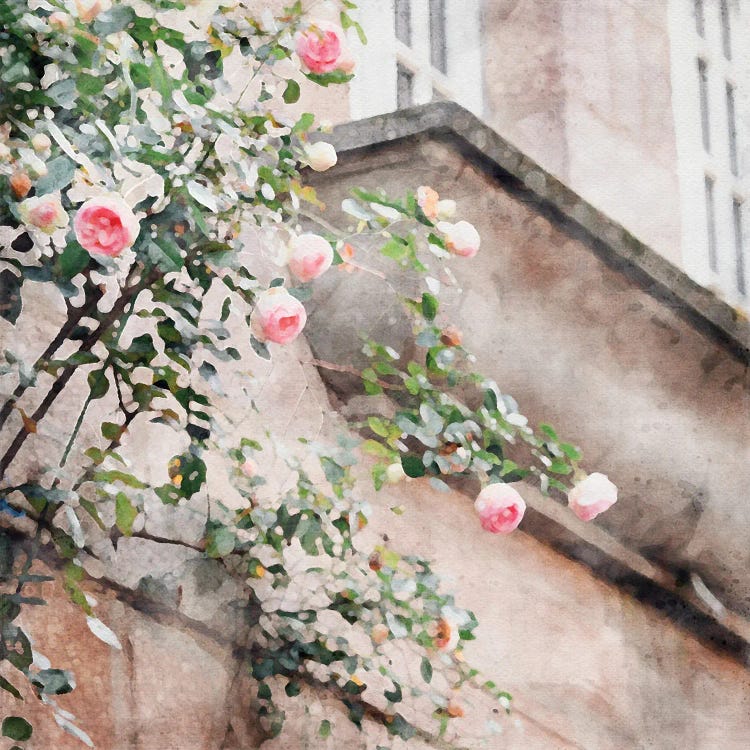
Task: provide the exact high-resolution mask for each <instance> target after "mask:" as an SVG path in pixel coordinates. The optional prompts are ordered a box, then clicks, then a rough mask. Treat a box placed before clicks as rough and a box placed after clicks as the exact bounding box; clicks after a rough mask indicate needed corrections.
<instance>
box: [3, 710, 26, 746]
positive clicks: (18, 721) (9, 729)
mask: <svg viewBox="0 0 750 750" xmlns="http://www.w3.org/2000/svg"><path fill="white" fill-rule="evenodd" d="M32 732H33V729H32V727H31V724H29V722H28V721H26V719H22V718H21V717H20V716H8V717H6V718H5V719H3V736H4V737H10V738H11V739H12V740H19V741H21V742H23V741H24V740H28V739H29V737H31V733H32Z"/></svg>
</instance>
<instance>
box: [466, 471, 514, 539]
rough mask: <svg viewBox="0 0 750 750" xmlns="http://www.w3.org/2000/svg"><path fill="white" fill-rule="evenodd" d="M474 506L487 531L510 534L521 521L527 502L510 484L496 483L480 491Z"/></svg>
mask: <svg viewBox="0 0 750 750" xmlns="http://www.w3.org/2000/svg"><path fill="white" fill-rule="evenodd" d="M474 508H475V509H476V511H477V513H478V514H479V521H480V523H481V524H482V528H483V529H484V530H485V531H490V532H492V533H493V534H509V533H510V532H511V531H513V529H515V528H516V527H517V526H518V524H519V523H521V519H522V518H523V514H524V511H525V510H526V503H525V502H524V501H523V498H522V497H521V496H520V495H519V494H518V492H516V490H514V489H513V488H512V487H511V486H510V485H507V484H500V483H495V484H488V485H487V486H486V487H485V488H484V489H483V490H482V491H481V492H480V493H479V496H478V497H477V499H476V500H475V501H474Z"/></svg>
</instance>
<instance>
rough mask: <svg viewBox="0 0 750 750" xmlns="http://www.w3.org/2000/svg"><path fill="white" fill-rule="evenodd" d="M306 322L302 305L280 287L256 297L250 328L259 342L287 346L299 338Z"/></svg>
mask: <svg viewBox="0 0 750 750" xmlns="http://www.w3.org/2000/svg"><path fill="white" fill-rule="evenodd" d="M306 322H307V313H306V312H305V308H304V307H303V305H302V303H301V302H300V301H299V300H298V299H297V298H296V297H292V295H291V294H289V292H287V290H286V289H284V288H283V287H280V286H276V287H272V288H271V289H267V290H266V291H265V292H263V293H262V294H260V295H259V296H258V299H257V300H256V302H255V307H254V308H253V312H252V314H251V316H250V327H251V329H252V332H253V334H254V335H255V337H256V338H257V339H258V340H259V341H273V342H274V343H275V344H289V343H291V342H292V341H294V339H296V338H297V336H299V334H300V331H302V329H303V328H304V327H305V323H306Z"/></svg>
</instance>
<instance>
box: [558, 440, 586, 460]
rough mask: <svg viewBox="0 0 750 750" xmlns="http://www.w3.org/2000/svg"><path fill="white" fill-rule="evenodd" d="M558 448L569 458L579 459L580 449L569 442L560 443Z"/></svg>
mask: <svg viewBox="0 0 750 750" xmlns="http://www.w3.org/2000/svg"><path fill="white" fill-rule="evenodd" d="M560 450H561V451H562V452H563V453H564V454H565V455H566V456H567V457H568V458H569V459H570V460H571V461H580V460H581V451H579V450H578V448H576V447H575V446H574V445H571V444H570V443H560Z"/></svg>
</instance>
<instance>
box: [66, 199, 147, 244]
mask: <svg viewBox="0 0 750 750" xmlns="http://www.w3.org/2000/svg"><path fill="white" fill-rule="evenodd" d="M73 229H74V230H75V234H76V239H77V240H78V242H79V243H80V245H81V247H82V248H83V249H84V250H88V252H89V253H91V254H92V255H107V256H109V257H112V258H114V257H117V256H118V255H119V254H120V253H121V252H122V251H123V250H126V249H127V248H129V247H131V246H132V244H133V243H134V242H135V240H136V238H137V237H138V232H139V231H140V225H139V223H138V219H136V217H135V214H134V213H133V211H132V209H131V208H130V206H128V204H127V203H125V201H124V200H123V199H122V198H121V197H120V196H119V195H117V194H116V193H109V194H107V195H102V196H99V197H97V198H90V199H89V200H87V201H86V202H85V203H84V204H83V205H82V206H81V207H80V208H79V209H78V212H77V213H76V216H75V219H74V220H73Z"/></svg>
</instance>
